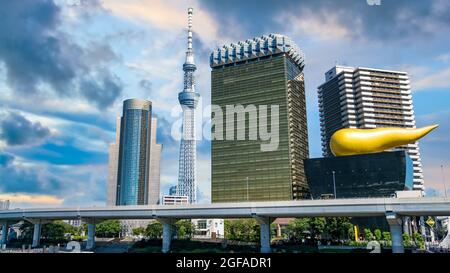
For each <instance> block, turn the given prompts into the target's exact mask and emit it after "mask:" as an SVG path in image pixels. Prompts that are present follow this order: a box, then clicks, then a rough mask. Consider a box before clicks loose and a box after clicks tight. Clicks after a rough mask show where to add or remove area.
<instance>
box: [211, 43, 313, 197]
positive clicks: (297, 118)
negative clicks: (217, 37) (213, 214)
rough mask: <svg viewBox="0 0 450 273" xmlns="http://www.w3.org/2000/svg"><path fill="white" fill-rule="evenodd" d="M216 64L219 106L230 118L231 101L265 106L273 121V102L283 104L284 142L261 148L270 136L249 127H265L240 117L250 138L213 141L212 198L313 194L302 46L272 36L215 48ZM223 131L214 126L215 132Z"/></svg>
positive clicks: (213, 87) (213, 88)
mask: <svg viewBox="0 0 450 273" xmlns="http://www.w3.org/2000/svg"><path fill="white" fill-rule="evenodd" d="M210 66H211V68H212V72H211V101H212V105H216V106H219V107H220V108H221V109H222V111H223V116H224V117H226V116H227V113H226V112H227V111H226V108H227V105H233V106H235V105H242V106H244V107H246V106H249V105H254V106H256V108H258V107H259V106H261V105H265V106H267V109H268V110H267V117H264V118H267V119H268V120H269V121H270V120H271V118H272V115H277V114H276V113H272V111H271V106H273V105H276V106H278V107H279V111H278V117H275V118H276V119H277V120H278V121H279V143H278V148H277V149H275V150H273V151H262V150H261V144H263V143H267V141H265V140H261V139H260V138H259V139H257V140H250V138H249V129H250V128H253V129H254V128H257V130H258V132H260V130H261V129H260V123H258V121H257V120H255V119H253V118H251V117H250V115H247V114H244V115H243V116H242V115H241V117H239V115H237V119H236V120H235V122H234V123H235V124H236V123H238V122H239V119H242V117H244V119H245V121H244V122H245V123H244V124H245V136H246V137H247V139H245V140H237V139H234V140H229V139H225V138H224V140H219V139H213V140H212V144H211V145H212V155H211V157H212V158H211V162H212V189H211V190H212V202H245V201H268V200H292V199H301V198H305V197H307V195H308V186H307V183H306V179H305V174H304V169H303V159H305V158H308V132H307V121H306V103H305V90H304V77H303V67H304V56H303V53H302V52H301V50H300V49H299V48H298V47H297V46H296V45H295V43H294V42H293V41H292V40H290V39H289V38H288V37H286V36H283V35H278V34H270V35H267V36H262V37H259V38H254V39H252V40H246V41H241V42H238V43H233V44H231V45H228V46H223V47H221V48H218V49H216V50H214V52H213V53H212V54H211V59H210ZM212 118H213V119H214V113H212ZM261 118H263V117H262V115H261V113H259V119H261ZM223 124H225V122H224V123H223ZM269 127H270V126H269ZM235 128H236V127H235ZM270 129H271V128H269V130H270ZM274 129H275V128H274ZM221 130H223V129H221V128H217V127H216V126H213V133H214V134H215V135H217V134H218V133H219V134H220V133H222V132H221ZM234 135H236V134H234Z"/></svg>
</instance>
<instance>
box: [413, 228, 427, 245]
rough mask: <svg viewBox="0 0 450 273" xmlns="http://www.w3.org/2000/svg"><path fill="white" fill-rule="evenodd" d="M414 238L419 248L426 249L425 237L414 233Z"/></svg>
mask: <svg viewBox="0 0 450 273" xmlns="http://www.w3.org/2000/svg"><path fill="white" fill-rule="evenodd" d="M413 237H414V242H416V245H417V246H418V247H419V248H421V249H424V248H425V241H424V239H423V236H422V235H421V234H420V233H418V232H414V234H413Z"/></svg>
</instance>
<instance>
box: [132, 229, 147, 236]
mask: <svg viewBox="0 0 450 273" xmlns="http://www.w3.org/2000/svg"><path fill="white" fill-rule="evenodd" d="M144 233H145V228H143V227H137V228H133V235H135V236H138V235H143V234H144Z"/></svg>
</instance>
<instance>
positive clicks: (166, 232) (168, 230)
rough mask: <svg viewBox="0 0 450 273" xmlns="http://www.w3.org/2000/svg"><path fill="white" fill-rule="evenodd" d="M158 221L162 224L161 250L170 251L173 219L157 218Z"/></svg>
mask: <svg viewBox="0 0 450 273" xmlns="http://www.w3.org/2000/svg"><path fill="white" fill-rule="evenodd" d="M158 221H159V222H160V223H161V224H162V225H163V234H162V235H163V238H162V239H163V241H162V248H161V251H162V252H163V253H167V252H169V251H170V243H171V242H172V230H173V223H174V222H175V220H174V219H158Z"/></svg>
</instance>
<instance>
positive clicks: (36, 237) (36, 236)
mask: <svg viewBox="0 0 450 273" xmlns="http://www.w3.org/2000/svg"><path fill="white" fill-rule="evenodd" d="M41 229H42V222H41V221H37V222H35V223H34V229H33V243H32V244H31V247H38V246H39V244H40V242H41Z"/></svg>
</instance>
